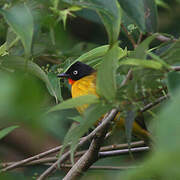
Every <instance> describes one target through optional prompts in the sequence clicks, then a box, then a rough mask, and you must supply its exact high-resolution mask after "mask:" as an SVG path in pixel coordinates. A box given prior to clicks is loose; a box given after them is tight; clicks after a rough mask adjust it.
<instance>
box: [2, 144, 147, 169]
mask: <svg viewBox="0 0 180 180" xmlns="http://www.w3.org/2000/svg"><path fill="white" fill-rule="evenodd" d="M142 145H144V141H137V142H132V143H131V144H130V147H131V148H133V147H139V146H142ZM128 147H129V145H128V144H127V143H125V144H113V145H109V146H103V147H101V148H100V152H104V151H112V150H121V149H125V148H128ZM86 151H87V150H84V151H79V152H77V153H76V154H75V157H78V156H81V155H83V154H84V153H85V152H86ZM57 160H58V158H57V157H46V158H41V159H38V160H32V161H31V162H27V163H25V164H21V165H18V166H17V167H14V168H18V167H26V166H31V165H37V164H43V165H45V164H47V163H52V162H55V161H57ZM15 163H17V162H7V163H0V167H2V168H5V167H7V166H11V165H13V164H15Z"/></svg>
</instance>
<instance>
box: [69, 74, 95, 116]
mask: <svg viewBox="0 0 180 180" xmlns="http://www.w3.org/2000/svg"><path fill="white" fill-rule="evenodd" d="M71 94H72V98H75V97H78V96H85V95H88V94H94V95H96V96H98V95H97V93H96V73H93V74H91V75H89V76H85V77H83V78H81V79H79V80H77V81H75V82H74V83H73V84H72V88H71ZM87 107H88V105H87V104H85V105H83V106H79V107H77V110H78V111H79V113H82V112H83V111H84V110H85V109H86V108H87Z"/></svg>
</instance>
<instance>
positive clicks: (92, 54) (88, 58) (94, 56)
mask: <svg viewBox="0 0 180 180" xmlns="http://www.w3.org/2000/svg"><path fill="white" fill-rule="evenodd" d="M108 49H109V45H104V46H100V47H97V48H94V49H92V50H91V51H89V52H86V53H84V54H82V55H81V56H80V57H79V58H77V59H76V60H75V61H73V62H72V63H71V64H70V65H69V66H67V68H66V69H65V71H67V69H68V68H69V67H70V66H71V65H72V64H74V63H75V62H76V61H81V62H83V63H86V64H88V65H89V64H91V62H92V61H93V62H94V61H95V62H97V61H98V59H99V58H100V57H102V56H104V55H105V54H106V52H107V51H108ZM95 64H96V63H95Z"/></svg>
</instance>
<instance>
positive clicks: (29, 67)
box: [0, 55, 57, 100]
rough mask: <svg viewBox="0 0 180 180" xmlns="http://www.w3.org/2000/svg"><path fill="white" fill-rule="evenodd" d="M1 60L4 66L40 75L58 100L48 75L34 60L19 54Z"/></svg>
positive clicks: (0, 58)
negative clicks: (28, 59)
mask: <svg viewBox="0 0 180 180" xmlns="http://www.w3.org/2000/svg"><path fill="white" fill-rule="evenodd" d="M0 62H1V66H2V67H5V68H11V69H19V70H23V71H27V72H29V73H31V74H33V75H35V76H36V77H38V78H39V79H41V80H42V81H43V82H44V83H45V84H46V86H47V88H48V89H49V90H50V91H51V94H53V96H54V97H55V98H56V100H57V96H56V93H55V91H54V89H53V87H52V85H51V83H50V82H49V79H48V77H47V75H46V74H45V72H44V71H43V70H42V69H41V68H40V67H39V66H38V65H37V64H35V63H33V62H32V61H27V60H26V59H25V58H22V57H19V56H9V55H8V56H3V57H0Z"/></svg>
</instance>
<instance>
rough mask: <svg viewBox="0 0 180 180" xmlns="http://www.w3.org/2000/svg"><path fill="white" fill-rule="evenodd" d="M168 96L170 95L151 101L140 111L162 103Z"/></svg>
mask: <svg viewBox="0 0 180 180" xmlns="http://www.w3.org/2000/svg"><path fill="white" fill-rule="evenodd" d="M168 97H169V95H168V94H167V95H166V96H162V97H160V98H158V99H157V100H156V101H155V102H152V103H149V104H147V105H146V106H144V107H143V108H142V109H140V111H141V112H145V111H147V110H149V109H151V108H152V107H154V106H156V105H157V104H159V103H161V102H162V101H164V100H165V99H167V98H168Z"/></svg>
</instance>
